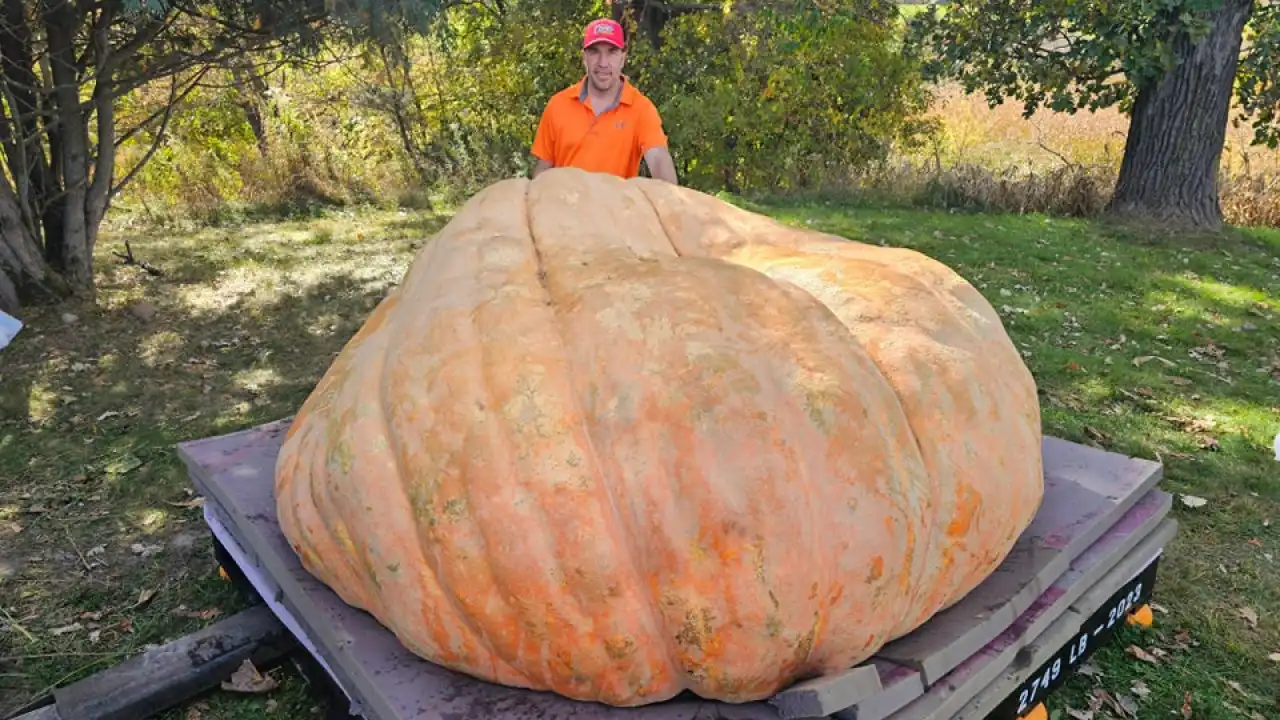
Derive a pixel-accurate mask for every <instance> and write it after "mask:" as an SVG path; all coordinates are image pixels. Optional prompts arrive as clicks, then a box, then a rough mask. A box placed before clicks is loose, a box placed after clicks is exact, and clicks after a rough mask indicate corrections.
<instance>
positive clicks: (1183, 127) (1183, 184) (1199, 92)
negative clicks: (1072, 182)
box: [1107, 0, 1253, 229]
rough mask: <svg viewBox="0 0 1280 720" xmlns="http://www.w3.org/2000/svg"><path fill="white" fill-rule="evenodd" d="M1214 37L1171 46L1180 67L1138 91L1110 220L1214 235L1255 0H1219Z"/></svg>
mask: <svg viewBox="0 0 1280 720" xmlns="http://www.w3.org/2000/svg"><path fill="white" fill-rule="evenodd" d="M1221 2H1222V5H1221V6H1220V7H1219V8H1218V9H1216V10H1214V11H1212V12H1211V13H1209V14H1208V20H1209V21H1210V22H1211V23H1212V24H1213V28H1212V30H1210V32H1209V34H1208V35H1207V36H1206V37H1205V38H1204V39H1203V40H1202V41H1201V42H1200V43H1199V44H1193V43H1192V41H1191V39H1190V38H1189V37H1187V35H1186V34H1185V33H1184V34H1181V35H1179V37H1178V38H1176V39H1175V41H1174V43H1173V51H1174V54H1175V56H1176V57H1177V58H1178V64H1177V65H1176V66H1174V67H1173V69H1171V70H1169V71H1168V72H1167V73H1166V74H1165V75H1164V77H1162V78H1161V79H1160V80H1159V81H1158V82H1156V83H1154V84H1150V85H1146V86H1144V87H1142V88H1140V89H1139V90H1138V96H1137V99H1136V101H1135V103H1134V107H1133V117H1132V120H1131V121H1130V123H1129V136H1128V139H1127V140H1126V142H1125V148H1124V158H1123V159H1122V160H1121V163H1120V175H1119V178H1118V180H1117V182H1116V188H1115V192H1114V195H1113V196H1112V199H1111V202H1110V204H1109V206H1108V208H1107V209H1108V212H1109V213H1111V214H1112V215H1116V216H1120V217H1129V218H1135V219H1139V218H1140V219H1145V220H1150V221H1155V222H1159V223H1162V224H1173V225H1182V226H1189V227H1193V228H1205V229H1216V228H1218V227H1219V226H1220V225H1221V223H1222V206H1221V204H1220V202H1219V198H1218V169H1219V163H1220V161H1221V158H1222V148H1223V144H1224V142H1225V140H1226V132H1227V118H1228V113H1229V111H1230V106H1231V96H1232V91H1233V89H1234V82H1235V75H1236V65H1237V63H1238V61H1239V57H1240V44H1241V38H1242V36H1243V33H1244V26H1245V23H1246V22H1247V21H1248V19H1249V15H1250V13H1251V12H1252V9H1253V0H1221Z"/></svg>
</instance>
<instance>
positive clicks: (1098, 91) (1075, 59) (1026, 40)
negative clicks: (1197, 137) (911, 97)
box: [909, 0, 1280, 147]
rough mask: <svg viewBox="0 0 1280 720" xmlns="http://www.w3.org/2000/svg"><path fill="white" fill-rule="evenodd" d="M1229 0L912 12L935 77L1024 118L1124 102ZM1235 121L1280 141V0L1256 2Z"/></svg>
mask: <svg viewBox="0 0 1280 720" xmlns="http://www.w3.org/2000/svg"><path fill="white" fill-rule="evenodd" d="M1223 1H1224V0H1109V1H1107V2H1079V1H1078V0H959V1H957V2H952V3H947V4H945V5H942V6H933V7H930V9H929V11H927V12H923V13H920V14H919V15H918V16H916V17H915V18H913V19H912V22H911V26H910V34H909V35H910V38H911V41H912V42H913V44H915V45H916V46H917V47H919V48H922V49H924V50H925V51H926V54H927V56H928V59H927V60H926V62H925V71H926V73H927V75H928V76H929V77H930V78H933V79H937V78H942V77H951V78H955V79H957V80H959V81H960V82H961V84H962V85H963V87H964V88H965V90H966V91H967V92H977V91H982V92H983V93H984V94H985V95H986V97H987V100H988V102H990V103H991V104H992V105H996V104H999V103H1000V102H1002V101H1003V100H1004V99H1006V98H1012V99H1016V100H1017V101H1020V102H1021V103H1022V105H1023V112H1024V114H1025V115H1027V116H1030V115H1032V114H1033V113H1034V112H1035V111H1036V109H1037V108H1040V107H1045V108H1049V109H1052V110H1057V111H1064V112H1076V111H1078V110H1082V109H1089V110H1096V109H1099V108H1104V107H1109V106H1113V105H1115V106H1118V107H1119V108H1120V109H1121V110H1124V111H1126V112H1127V111H1129V110H1130V109H1131V108H1132V104H1133V102H1134V100H1135V98H1136V95H1137V91H1138V90H1140V89H1141V88H1143V87H1147V86H1150V85H1152V84H1154V83H1157V82H1159V80H1160V79H1161V78H1162V77H1164V75H1165V74H1166V73H1167V72H1168V71H1169V70H1170V69H1171V68H1172V67H1173V65H1174V64H1175V63H1176V62H1177V61H1178V53H1177V51H1176V47H1177V45H1176V43H1177V42H1178V41H1179V39H1180V38H1190V39H1191V41H1192V42H1193V43H1195V42H1200V41H1202V40H1203V39H1204V38H1205V37H1207V36H1208V33H1209V30H1210V24H1209V20H1208V17H1209V14H1210V13H1211V12H1212V11H1214V10H1216V9H1217V8H1219V7H1220V6H1221V4H1222V2H1223ZM1235 81H1236V82H1235V99H1236V102H1237V107H1238V109H1239V114H1238V115H1237V117H1236V119H1235V120H1236V121H1237V122H1240V121H1251V122H1252V124H1253V128H1254V132H1255V141H1256V142H1258V143H1265V144H1267V145H1269V146H1270V147H1277V146H1278V145H1280V122H1277V121H1278V120H1280V117H1278V116H1277V109H1278V108H1280V1H1277V0H1253V2H1252V4H1251V16H1250V19H1249V23H1248V25H1247V27H1246V29H1245V36H1244V46H1243V50H1242V52H1241V57H1240V58H1239V68H1238V72H1237V75H1236V78H1235Z"/></svg>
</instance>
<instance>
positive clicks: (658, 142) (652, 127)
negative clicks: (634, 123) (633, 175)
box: [636, 101, 680, 185]
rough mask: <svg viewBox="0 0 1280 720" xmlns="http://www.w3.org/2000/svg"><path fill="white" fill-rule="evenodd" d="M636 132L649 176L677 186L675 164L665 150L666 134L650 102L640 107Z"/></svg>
mask: <svg viewBox="0 0 1280 720" xmlns="http://www.w3.org/2000/svg"><path fill="white" fill-rule="evenodd" d="M638 130H639V132H638V133H637V137H636V140H637V142H639V143H640V149H641V150H642V151H643V153H644V164H645V165H647V166H648V167H649V174H650V175H652V176H653V177H655V178H657V179H659V180H666V181H667V182H669V183H671V184H672V185H679V184H680V182H679V180H677V179H676V163H675V161H674V160H672V159H671V151H669V150H667V133H666V132H665V131H663V129H662V117H661V116H660V115H658V108H656V107H654V104H653V103H652V102H648V101H646V102H645V103H644V104H643V105H642V106H641V111H640V122H639V128H638Z"/></svg>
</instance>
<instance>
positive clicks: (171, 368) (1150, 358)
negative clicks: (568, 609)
mask: <svg viewBox="0 0 1280 720" xmlns="http://www.w3.org/2000/svg"><path fill="white" fill-rule="evenodd" d="M760 209H763V210H765V211H767V212H769V213H771V214H773V215H776V216H778V217H781V218H783V219H784V220H786V221H788V222H791V223H794V224H797V225H804V226H808V227H813V228H817V229H821V230H826V231H830V232H833V233H838V234H841V235H845V236H847V237H850V238H855V239H862V240H869V241H872V242H884V243H888V244H893V245H903V246H909V247H913V248H916V249H918V250H921V251H923V252H925V253H927V254H930V255H932V256H934V257H936V258H938V259H940V260H942V261H944V262H946V263H948V264H949V265H950V266H952V267H954V268H955V269H956V270H958V271H959V272H960V273H961V274H963V275H964V276H965V277H966V278H968V279H969V280H970V281H971V282H973V283H974V284H975V285H976V286H977V287H978V288H979V289H980V290H982V292H983V293H984V294H985V295H986V296H987V297H988V298H989V299H990V300H991V302H992V304H993V305H994V306H995V307H996V308H997V309H999V310H1000V312H1001V315H1002V317H1003V318H1004V319H1005V322H1006V323H1007V326H1008V329H1009V331H1010V333H1011V334H1012V336H1013V337H1014V339H1015V341H1016V342H1017V344H1018V346H1019V347H1020V348H1021V349H1022V350H1023V354H1024V357H1025V358H1026V362H1027V363H1028V365H1029V366H1030V367H1031V369H1032V371H1033V372H1034V374H1035V376H1036V378H1037V380H1038V383H1039V386H1040V390H1041V398H1042V405H1043V408H1044V421H1045V430H1046V432H1048V433H1051V434H1055V435H1058V436H1061V437H1065V438H1067V439H1070V440H1074V441H1078V442H1084V443H1090V444H1095V445H1098V446H1101V447H1104V448H1107V449H1111V450H1116V451H1119V452H1123V453H1128V454H1131V455H1136V456H1140V457H1145V458H1153V459H1159V460H1161V461H1162V462H1163V463H1164V464H1165V471H1166V479H1165V480H1164V482H1163V487H1164V488H1165V489H1167V490H1170V491H1172V492H1175V493H1178V494H1179V496H1180V497H1181V496H1182V495H1189V496H1194V497H1198V498H1203V499H1204V500H1206V502H1205V503H1204V504H1203V505H1201V506H1198V507H1194V508H1193V507H1190V506H1188V505H1187V504H1184V503H1183V502H1175V506H1174V513H1175V515H1176V516H1177V518H1178V519H1179V520H1180V522H1181V531H1180V534H1179V537H1178V539H1177V540H1176V542H1175V543H1174V544H1173V546H1172V547H1170V548H1169V550H1168V552H1167V554H1166V559H1165V561H1164V562H1163V565H1162V573H1161V579H1160V583H1159V585H1158V587H1157V591H1156V592H1157V596H1156V600H1157V602H1158V604H1159V606H1160V612H1158V613H1157V615H1156V626H1155V627H1154V628H1153V629H1151V630H1147V631H1140V630H1126V631H1125V633H1124V635H1123V637H1122V638H1121V641H1120V642H1118V643H1117V644H1116V645H1115V646H1113V647H1112V648H1111V649H1108V650H1107V651H1105V652H1103V653H1101V654H1100V655H1099V656H1097V657H1096V658H1095V660H1094V661H1093V662H1092V663H1091V667H1090V670H1091V672H1090V673H1089V674H1088V675H1087V676H1081V677H1079V678H1078V679H1077V680H1075V681H1073V683H1072V684H1071V685H1070V686H1069V688H1068V690H1067V691H1066V692H1064V693H1063V694H1061V695H1060V696H1058V698H1057V699H1056V700H1055V703H1054V705H1053V706H1052V707H1053V709H1055V710H1058V711H1065V710H1066V709H1067V708H1068V707H1070V708H1072V709H1074V710H1077V711H1084V710H1086V709H1088V708H1089V707H1090V704H1091V701H1092V702H1093V703H1094V704H1098V703H1102V704H1101V705H1099V706H1098V707H1097V708H1096V709H1097V713H1096V717H1098V718H1101V717H1103V716H1104V715H1103V711H1104V710H1105V709H1106V707H1108V706H1107V705H1106V704H1105V703H1106V702H1107V700H1106V699H1105V698H1104V697H1103V696H1102V695H1101V694H1099V693H1102V692H1105V693H1106V694H1107V697H1108V698H1111V699H1112V701H1113V702H1115V703H1116V704H1117V706H1120V705H1121V704H1128V705H1131V706H1132V707H1136V708H1139V709H1140V711H1139V713H1138V715H1137V716H1138V717H1142V718H1164V717H1169V716H1170V713H1172V714H1174V715H1176V716H1178V717H1183V716H1184V715H1183V713H1182V709H1183V706H1184V703H1186V704H1189V707H1190V708H1191V709H1192V711H1193V713H1194V714H1193V717H1195V718H1197V719H1202V718H1222V719H1224V720H1226V719H1228V718H1273V717H1277V716H1280V703H1278V702H1277V700H1276V692H1275V688H1277V687H1280V662H1276V661H1274V660H1272V659H1269V655H1271V654H1273V653H1280V619H1278V618H1277V616H1276V612H1275V609H1276V608H1280V565H1277V557H1276V556H1277V555H1280V481H1278V480H1280V463H1277V462H1276V461H1275V459H1274V457H1273V451H1272V450H1271V449H1270V447H1271V444H1272V440H1273V438H1274V437H1275V435H1276V433H1277V431H1280V320H1278V318H1280V295H1277V293H1275V292H1274V291H1273V292H1272V293H1271V296H1270V297H1269V296H1268V295H1267V293H1266V292H1265V291H1264V289H1265V288H1277V287H1280V233H1276V232H1263V231H1256V232H1241V233H1233V234H1231V235H1229V236H1227V237H1226V238H1219V239H1217V240H1214V241H1212V242H1211V241H1210V240H1208V239H1205V238H1190V237H1188V238H1178V237H1159V238H1146V237H1143V236H1140V235H1134V234H1126V233H1121V232H1118V231H1113V230H1110V229H1108V228H1105V227H1103V226H1100V225H1096V224H1091V223H1088V222H1084V221H1067V220H1059V219H1047V218H1043V217H1035V216H1017V217H1015V216H983V215H959V214H956V215H951V214H946V213H928V212H913V211H900V210H874V209H850V208H842V207H840V206H837V205H823V204H813V205H796V204H789V205H772V206H768V207H762V208H760ZM443 221H444V218H436V217H426V216H422V215H416V214H407V213H398V212H385V213H366V214H352V215H341V214H335V215H331V216H328V217H325V218H321V219H314V220H309V221H297V222H279V223H259V224H245V225H242V226H226V227H221V228H212V229H203V230H198V231H190V232H184V231H174V230H168V231H160V230H152V231H141V230H140V231H124V230H121V231H117V232H115V233H112V234H111V235H109V236H107V237H104V239H103V240H102V243H101V247H100V248H99V256H100V258H101V265H100V269H99V272H100V277H101V284H100V303H99V306H98V307H97V308H96V309H93V308H89V307H83V306H74V305H68V306H65V307H58V308H47V309H40V310H37V311H35V312H33V313H31V314H30V315H29V316H28V317H27V318H26V320H27V322H28V323H29V327H28V328H27V329H26V330H24V331H23V333H22V334H21V335H20V336H19V338H18V340H17V341H16V343H15V344H14V345H13V346H10V347H9V348H6V349H5V350H3V351H0V716H3V715H5V714H7V713H8V712H10V711H12V710H14V709H16V708H17V707H19V706H21V705H22V704H24V703H25V702H27V701H28V700H30V699H33V698H35V697H38V696H39V695H40V694H42V693H43V692H46V691H47V690H48V689H49V688H50V687H51V686H54V685H58V684H65V683H66V682H68V681H70V680H73V679H75V678H78V677H80V676H83V675H86V674H89V673H92V672H94V671H96V670H99V669H101V668H103V667H106V666H108V665H110V664H112V663H115V662H118V661H120V660H121V659H123V658H125V657H127V656H129V655H130V654H132V653H135V652H137V651H139V650H141V649H142V648H143V647H145V646H146V645H148V644H151V643H162V642H166V641H168V640H170V639H173V638H175V637H177V636H180V635H182V634H184V633H187V632H191V631H192V630H195V629H196V628H198V627H200V626H202V625H205V624H207V623H209V622H211V621H212V620H213V619H214V618H215V617H218V616H220V615H226V614H228V613H232V612H234V611H236V610H237V609H239V608H240V607H241V604H240V601H239V600H238V599H237V598H236V597H235V595H234V593H233V591H232V589H231V588H230V587H229V585H228V584H227V583H225V582H223V581H222V580H220V579H219V578H218V576H217V574H216V565H215V563H214V562H213V560H212V558H211V556H210V551H209V545H208V534H207V530H206V526H205V525H204V523H203V522H202V520H201V517H200V509H199V507H198V501H197V499H195V498H193V497H192V496H191V494H190V492H189V487H190V486H189V483H188V481H187V480H186V477H185V474H184V471H183V469H182V467H181V465H180V463H179V461H178V460H177V458H176V457H175V454H174V446H175V444H177V443H178V442H180V441H183V440H187V439H193V438H198V437H203V436H207V435H212V434H217V433H224V432H229V431H232V430H235V429H239V428H243V427H247V426H250V425H254V424H257V423H261V422H265V421H268V420H273V419H276V418H279V417H281V416H284V415H288V414H291V413H293V412H294V411H295V410H296V408H297V406H298V404H299V403H300V402H301V401H302V400H303V399H304V398H305V397H306V395H307V394H308V393H309V392H310V390H311V387H312V386H313V384H314V383H315V381H316V380H317V379H318V378H319V376H320V374H321V373H322V372H323V371H324V369H325V368H326V367H327V366H328V363H329V362H330V361H331V359H332V357H333V354H334V353H336V352H337V351H338V350H339V348H340V347H341V346H342V344H343V343H344V342H345V341H346V339H347V338H348V337H349V336H350V335H351V334H352V333H353V332H354V331H355V330H356V329H357V328H358V327H359V326H360V324H361V323H362V322H363V320H364V318H365V317H367V315H368V313H369V312H370V311H371V310H372V308H373V306H374V304H375V303H376V302H377V301H378V299H379V298H380V297H381V296H382V295H383V294H384V293H385V292H386V290H387V288H388V287H390V286H391V285H393V284H394V283H396V282H398V281H399V279H400V276H401V274H402V273H403V271H404V270H405V268H407V267H408V264H409V262H410V260H411V258H412V255H413V253H414V251H415V249H416V248H418V247H420V246H421V245H422V243H424V242H426V241H427V240H428V238H429V235H430V233H431V231H432V230H433V229H435V228H436V227H438V226H439V225H440V224H441V223H442V222H443ZM126 237H127V238H128V239H129V240H130V242H131V245H132V248H133V252H134V253H135V255H136V256H137V257H138V258H140V259H142V260H144V261H146V262H148V263H150V264H152V265H154V266H156V267H158V268H160V269H161V270H162V271H163V272H164V275H163V276H161V277H152V276H150V275H148V274H146V273H145V272H144V271H142V270H140V269H139V268H137V267H133V266H123V265H121V264H119V262H118V260H117V259H116V258H114V257H112V256H111V252H112V251H120V250H122V249H123V248H122V245H121V242H122V240H123V239H124V238H126ZM68 313H69V314H72V315H75V316H76V317H75V318H71V317H69V316H65V315H66V314H68ZM1129 646H1133V647H1134V648H1140V649H1142V650H1144V651H1145V653H1133V652H1132V651H1129V652H1126V648H1127V647H1129ZM1137 655H1143V656H1144V657H1147V658H1150V659H1154V660H1155V662H1154V663H1153V662H1150V661H1149V660H1143V659H1140V658H1139V657H1137ZM275 676H276V677H277V679H279V680H280V681H281V686H280V687H279V688H278V689H276V690H275V691H273V692H271V693H268V694H265V695H261V696H238V695H234V694H232V693H227V692H221V691H220V692H216V693H214V694H212V695H211V696H209V697H207V698H204V699H202V700H201V701H199V704H198V705H195V706H193V707H194V708H195V709H196V711H195V712H192V708H191V707H188V708H183V709H180V710H176V711H174V712H171V713H169V714H167V715H166V717H168V718H173V719H175V720H177V719H181V718H192V717H199V718H203V719H205V720H209V719H213V718H219V719H225V718H250V717H253V718H258V717H281V718H302V717H312V716H316V715H317V714H318V713H319V712H320V708H318V707H317V704H316V702H315V701H314V700H313V699H312V698H309V697H308V696H307V695H306V693H305V691H304V689H303V686H302V683H301V681H300V680H298V679H297V678H296V677H294V676H293V675H292V674H291V673H289V672H287V671H284V670H281V671H277V672H276V673H275ZM1061 717H1063V718H1065V717H1067V716H1066V715H1061ZM1074 717H1082V715H1076V716H1074Z"/></svg>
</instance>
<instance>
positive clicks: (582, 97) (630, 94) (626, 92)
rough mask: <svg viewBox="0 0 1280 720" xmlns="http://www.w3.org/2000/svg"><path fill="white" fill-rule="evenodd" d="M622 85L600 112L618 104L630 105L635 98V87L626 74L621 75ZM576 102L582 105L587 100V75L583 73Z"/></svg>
mask: <svg viewBox="0 0 1280 720" xmlns="http://www.w3.org/2000/svg"><path fill="white" fill-rule="evenodd" d="M620 79H621V80H622V87H620V88H618V95H617V96H616V97H615V98H614V100H613V102H612V103H610V104H609V106H608V107H606V108H605V109H604V110H601V112H608V111H609V110H612V109H614V108H615V107H617V106H619V105H631V104H632V103H634V102H635V99H636V88H635V86H634V85H632V84H631V79H630V78H628V77H627V76H626V75H623V76H621V78H620ZM578 102H580V103H583V104H584V105H585V104H586V102H587V76H586V75H583V76H582V80H581V81H580V82H579V83H578Z"/></svg>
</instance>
